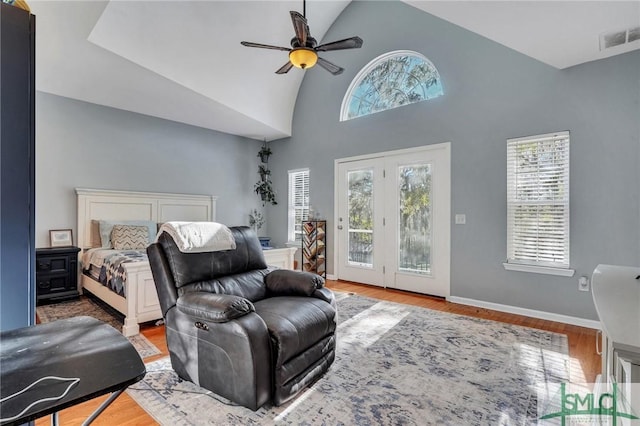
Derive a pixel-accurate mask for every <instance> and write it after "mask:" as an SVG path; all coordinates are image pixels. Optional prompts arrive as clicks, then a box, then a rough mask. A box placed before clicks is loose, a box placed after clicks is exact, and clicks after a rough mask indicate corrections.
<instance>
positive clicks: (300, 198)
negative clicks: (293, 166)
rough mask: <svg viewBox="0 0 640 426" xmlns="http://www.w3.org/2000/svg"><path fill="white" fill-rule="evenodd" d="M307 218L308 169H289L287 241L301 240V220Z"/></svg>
mask: <svg viewBox="0 0 640 426" xmlns="http://www.w3.org/2000/svg"><path fill="white" fill-rule="evenodd" d="M308 218H309V169H300V170H290V171H289V220H288V229H289V236H288V238H289V241H301V240H302V222H303V221H305V220H307V219H308Z"/></svg>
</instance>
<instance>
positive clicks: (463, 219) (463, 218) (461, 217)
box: [456, 214, 467, 225]
mask: <svg viewBox="0 0 640 426" xmlns="http://www.w3.org/2000/svg"><path fill="white" fill-rule="evenodd" d="M465 223H467V215H466V214H456V225H464V224H465Z"/></svg>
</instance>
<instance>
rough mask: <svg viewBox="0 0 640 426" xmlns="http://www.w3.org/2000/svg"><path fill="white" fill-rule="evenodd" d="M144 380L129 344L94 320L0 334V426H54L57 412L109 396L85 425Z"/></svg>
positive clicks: (78, 319)
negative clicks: (38, 422) (45, 420)
mask: <svg viewBox="0 0 640 426" xmlns="http://www.w3.org/2000/svg"><path fill="white" fill-rule="evenodd" d="M145 374H146V369H145V366H144V364H143V362H142V359H141V358H140V355H139V354H138V352H137V351H136V350H135V348H134V347H133V345H131V343H130V342H129V340H128V339H127V338H126V337H124V336H123V335H122V334H120V333H119V332H118V331H117V330H116V329H114V328H113V327H111V326H110V325H107V324H105V323H103V322H101V321H98V320H97V319H95V318H91V317H73V318H68V319H63V320H58V321H54V322H50V323H46V324H39V325H35V326H31V327H24V328H19V329H16V330H10V331H5V332H2V333H0V401H1V402H0V418H1V420H0V425H3V426H4V425H14V424H16V425H19V424H23V423H26V422H28V421H31V420H34V419H36V418H38V417H42V416H46V415H48V414H53V417H52V424H54V425H55V424H57V412H58V411H60V410H62V409H64V408H67V407H70V406H72V405H76V404H79V403H81V402H84V401H87V400H90V399H93V398H95V397H97V396H100V395H104V394H106V393H111V392H112V394H111V396H110V397H109V398H108V399H107V400H106V401H105V402H104V403H103V404H102V405H101V406H100V407H99V408H98V409H97V410H96V411H95V412H94V413H93V414H92V415H91V416H90V417H89V418H88V419H87V420H86V421H85V422H84V423H83V424H84V425H88V424H90V423H91V422H92V421H93V420H94V419H95V418H96V417H97V416H98V415H99V414H100V413H101V412H102V411H104V409H105V408H107V407H108V406H109V404H111V402H113V400H115V399H116V398H117V397H118V396H119V395H120V394H121V393H122V392H124V390H125V389H126V388H127V387H128V386H129V385H131V384H133V383H136V382H138V381H140V380H142V378H143V377H144V375H145ZM52 377H57V378H52ZM34 383H35V385H33V384H34ZM30 386H31V387H30ZM27 388H28V389H27ZM25 389H27V390H25ZM65 392H66V393H65ZM63 394H64V396H63V397H61V398H59V399H57V397H59V396H60V395H63ZM38 401H40V402H38ZM27 407H30V408H28V409H27ZM25 409H27V410H26V411H24V410H25ZM23 411H24V412H23Z"/></svg>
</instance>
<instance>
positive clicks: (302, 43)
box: [240, 0, 362, 75]
mask: <svg viewBox="0 0 640 426" xmlns="http://www.w3.org/2000/svg"><path fill="white" fill-rule="evenodd" d="M302 7H303V11H302V12H303V14H300V13H299V12H296V11H295V10H292V11H291V12H289V13H290V14H291V21H292V22H293V29H294V31H295V33H296V36H295V37H294V38H292V39H291V47H290V48H289V47H280V46H272V45H269V44H260V43H252V42H250V41H242V42H240V44H242V45H243V46H247V47H259V48H261V49H273V50H283V51H286V52H289V61H288V62H287V63H286V64H284V65H283V66H282V67H280V68H279V69H278V70H277V71H276V74H286V73H287V72H289V70H290V69H291V68H293V67H294V66H295V67H298V68H301V69H307V68H311V67H312V66H314V65H315V64H316V63H317V64H318V65H320V66H321V67H322V68H324V69H325V70H327V71H329V72H330V73H331V74H333V75H338V74H341V73H342V71H344V68H341V67H339V66H337V65H336V64H334V63H331V62H329V61H327V60H326V59H323V58H321V57H319V56H318V52H329V51H331V50H344V49H357V48H360V47H362V39H361V38H360V37H357V36H356V37H350V38H345V39H344V40H338V41H332V42H330V43H325V44H321V45H320V46H317V41H316V39H315V38H313V37H311V35H310V34H309V26H308V25H307V18H306V17H305V15H306V9H307V6H306V1H305V0H303V2H302Z"/></svg>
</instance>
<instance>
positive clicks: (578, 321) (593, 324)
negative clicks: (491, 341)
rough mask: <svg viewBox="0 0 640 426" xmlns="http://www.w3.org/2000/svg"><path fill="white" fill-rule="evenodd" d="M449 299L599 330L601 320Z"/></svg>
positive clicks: (456, 297)
mask: <svg viewBox="0 0 640 426" xmlns="http://www.w3.org/2000/svg"><path fill="white" fill-rule="evenodd" d="M447 300H448V301H449V302H452V303H459V304H461V305H469V306H476V307H478V308H485V309H491V310H494V311H499V312H507V313H509V314H516V315H523V316H525V317H532V318H539V319H543V320H547V321H555V322H562V323H565V324H571V325H577V326H580V327H586V328H593V329H596V330H599V329H600V328H601V327H600V321H594V320H589V319H584V318H577V317H572V316H569V315H562V314H554V313H552V312H544V311H537V310H535V309H527V308H520V307H518V306H510V305H502V304H500V303H493V302H485V301H483V300H475V299H467V298H466V297H458V296H449V297H447Z"/></svg>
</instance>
